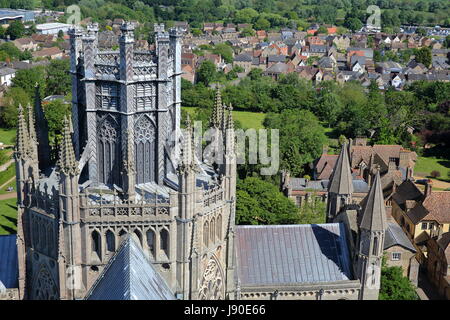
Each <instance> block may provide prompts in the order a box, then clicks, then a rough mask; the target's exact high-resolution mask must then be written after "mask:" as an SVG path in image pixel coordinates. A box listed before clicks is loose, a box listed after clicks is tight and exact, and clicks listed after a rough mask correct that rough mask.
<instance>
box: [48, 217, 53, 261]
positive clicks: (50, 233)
mask: <svg viewBox="0 0 450 320" xmlns="http://www.w3.org/2000/svg"><path fill="white" fill-rule="evenodd" d="M47 236H48V246H47V249H48V254H49V255H54V254H55V252H54V250H53V249H54V246H55V243H54V241H55V240H54V238H53V228H52V223H48V224H47Z"/></svg>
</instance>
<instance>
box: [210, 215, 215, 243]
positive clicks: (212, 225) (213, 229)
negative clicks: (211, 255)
mask: <svg viewBox="0 0 450 320" xmlns="http://www.w3.org/2000/svg"><path fill="white" fill-rule="evenodd" d="M215 228H216V221H215V220H214V218H212V219H211V222H210V224H209V238H210V241H212V242H215V240H216V235H215V232H216V229H215Z"/></svg>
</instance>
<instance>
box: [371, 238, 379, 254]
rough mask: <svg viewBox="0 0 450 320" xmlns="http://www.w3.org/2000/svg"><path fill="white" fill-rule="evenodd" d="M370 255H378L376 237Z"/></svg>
mask: <svg viewBox="0 0 450 320" xmlns="http://www.w3.org/2000/svg"><path fill="white" fill-rule="evenodd" d="M372 254H373V255H377V254H378V237H375V238H374V239H373V249H372Z"/></svg>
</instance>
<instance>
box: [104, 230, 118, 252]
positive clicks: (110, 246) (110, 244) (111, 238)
mask: <svg viewBox="0 0 450 320" xmlns="http://www.w3.org/2000/svg"><path fill="white" fill-rule="evenodd" d="M106 251H108V252H114V251H116V237H115V235H114V233H113V232H112V231H111V230H108V231H106Z"/></svg>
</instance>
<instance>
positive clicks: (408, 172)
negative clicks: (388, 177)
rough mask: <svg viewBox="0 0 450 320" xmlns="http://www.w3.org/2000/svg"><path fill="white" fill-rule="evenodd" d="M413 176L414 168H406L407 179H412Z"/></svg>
mask: <svg viewBox="0 0 450 320" xmlns="http://www.w3.org/2000/svg"><path fill="white" fill-rule="evenodd" d="M411 178H412V169H411V167H409V166H408V167H407V168H406V180H411Z"/></svg>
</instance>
